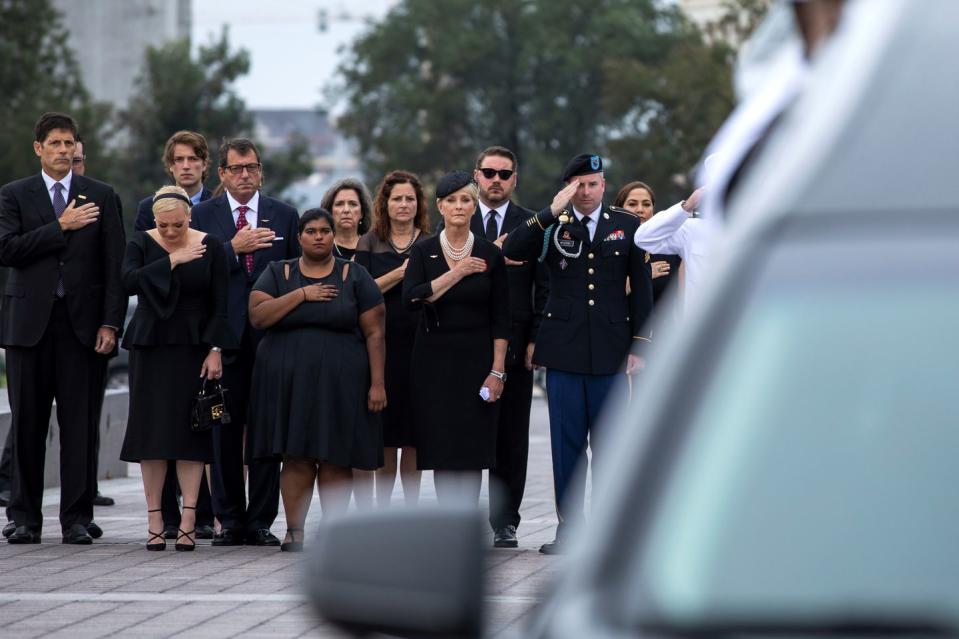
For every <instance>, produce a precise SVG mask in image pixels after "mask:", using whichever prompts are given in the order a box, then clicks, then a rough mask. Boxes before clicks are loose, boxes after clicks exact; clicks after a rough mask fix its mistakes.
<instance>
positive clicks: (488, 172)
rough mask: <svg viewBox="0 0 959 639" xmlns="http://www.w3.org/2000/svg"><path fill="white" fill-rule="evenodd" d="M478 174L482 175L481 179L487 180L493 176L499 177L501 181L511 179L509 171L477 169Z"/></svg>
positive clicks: (511, 172)
mask: <svg viewBox="0 0 959 639" xmlns="http://www.w3.org/2000/svg"><path fill="white" fill-rule="evenodd" d="M479 172H480V173H482V174H483V177H484V178H486V179H487V180H492V179H493V178H494V177H495V176H497V175H498V176H499V179H501V180H508V179H510V178H511V177H513V171H511V170H510V169H500V170H499V171H497V170H496V169H479Z"/></svg>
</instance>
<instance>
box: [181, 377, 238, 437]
mask: <svg viewBox="0 0 959 639" xmlns="http://www.w3.org/2000/svg"><path fill="white" fill-rule="evenodd" d="M208 382H209V383H210V386H209V387H208V386H207V383H208ZM226 390H227V389H226V388H224V387H223V386H221V385H220V382H219V381H217V380H215V379H213V380H210V379H206V378H204V379H203V385H202V386H200V390H199V392H198V393H197V394H196V399H195V400H194V401H193V414H192V415H191V419H190V430H192V431H193V432H194V433H204V432H206V431H208V430H210V429H211V428H213V427H214V426H216V425H217V424H229V423H230V413H229V412H228V411H227V410H226Z"/></svg>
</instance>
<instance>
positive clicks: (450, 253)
mask: <svg viewBox="0 0 959 639" xmlns="http://www.w3.org/2000/svg"><path fill="white" fill-rule="evenodd" d="M440 246H442V247H443V252H444V253H446V257H448V258H450V259H451V260H453V261H454V262H461V261H462V260H463V258H465V257H466V256H467V255H469V254H470V253H471V252H472V251H473V232H472V231H470V233H469V235H468V236H467V237H466V243H465V244H463V246H462V248H459V249H454V248H453V246H452V245H451V244H450V241H449V240H448V239H447V237H446V229H443V230H442V231H441V232H440Z"/></svg>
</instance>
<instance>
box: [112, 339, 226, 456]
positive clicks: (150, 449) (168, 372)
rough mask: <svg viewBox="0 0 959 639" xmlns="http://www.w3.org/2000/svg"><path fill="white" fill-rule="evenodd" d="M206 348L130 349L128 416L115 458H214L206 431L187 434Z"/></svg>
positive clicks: (164, 347)
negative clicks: (118, 451)
mask: <svg viewBox="0 0 959 639" xmlns="http://www.w3.org/2000/svg"><path fill="white" fill-rule="evenodd" d="M209 350H210V348H209V347H208V346H204V345H202V344H169V345H163V346H139V347H136V348H134V349H132V350H131V351H130V413H129V417H128V419H127V430H126V435H125V436H124V438H123V448H122V449H121V451H120V459H122V460H123V461H128V462H139V461H141V460H144V459H147V460H152V459H183V460H189V461H201V462H204V463H207V464H208V463H210V462H211V461H212V460H213V440H212V438H211V436H210V433H209V432H205V433H194V432H193V431H192V430H190V413H191V411H192V409H193V401H194V398H195V397H196V393H197V391H198V390H199V389H200V383H201V380H200V367H201V366H203V360H204V358H205V357H206V355H207V353H208V352H209Z"/></svg>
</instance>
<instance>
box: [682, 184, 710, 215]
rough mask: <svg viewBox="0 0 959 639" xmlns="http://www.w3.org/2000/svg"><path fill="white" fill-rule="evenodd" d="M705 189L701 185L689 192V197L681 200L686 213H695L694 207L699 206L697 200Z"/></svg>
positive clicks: (701, 196) (701, 197)
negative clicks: (683, 200)
mask: <svg viewBox="0 0 959 639" xmlns="http://www.w3.org/2000/svg"><path fill="white" fill-rule="evenodd" d="M705 190H706V187H704V186H701V187H699V188H698V189H696V190H695V191H693V192H692V193H690V194H689V197H688V198H686V201H685V202H683V210H684V211H686V212H687V213H695V212H696V209H697V208H699V201H700V200H701V199H703V192H704V191H705Z"/></svg>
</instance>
